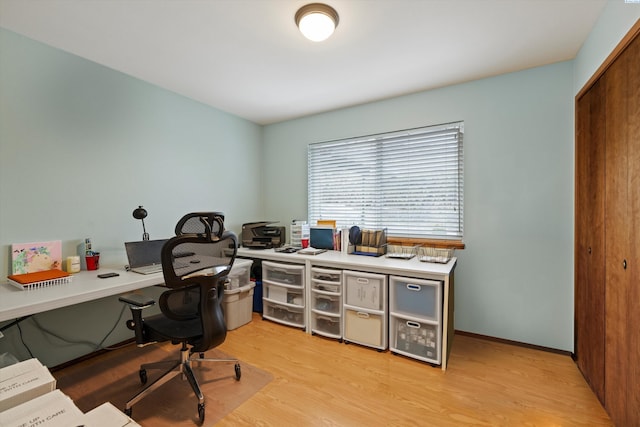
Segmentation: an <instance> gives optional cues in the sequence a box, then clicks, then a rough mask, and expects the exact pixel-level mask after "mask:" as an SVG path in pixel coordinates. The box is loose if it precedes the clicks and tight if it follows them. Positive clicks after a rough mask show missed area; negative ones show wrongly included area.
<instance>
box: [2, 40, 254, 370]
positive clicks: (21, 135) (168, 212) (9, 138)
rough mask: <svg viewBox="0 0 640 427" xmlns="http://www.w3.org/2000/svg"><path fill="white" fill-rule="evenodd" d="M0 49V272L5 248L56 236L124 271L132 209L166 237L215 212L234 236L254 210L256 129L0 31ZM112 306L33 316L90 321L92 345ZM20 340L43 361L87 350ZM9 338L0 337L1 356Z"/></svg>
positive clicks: (136, 231)
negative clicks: (88, 246) (89, 246)
mask: <svg viewBox="0 0 640 427" xmlns="http://www.w3.org/2000/svg"><path fill="white" fill-rule="evenodd" d="M0 52H1V55H2V59H1V61H0V274H2V275H3V276H6V274H7V273H8V265H9V264H8V262H9V256H10V255H9V252H10V250H9V248H10V245H11V244H12V243H21V242H33V241H43V240H62V242H63V256H67V255H71V254H74V253H75V247H76V245H77V244H78V243H79V242H80V241H81V240H82V239H83V238H85V237H91V238H92V239H93V244H94V248H95V249H96V250H99V251H100V252H101V262H102V264H103V265H108V264H113V265H118V266H123V265H124V264H126V255H125V252H124V245H123V242H125V241H128V240H140V239H141V237H142V226H141V223H140V221H138V220H135V219H134V218H133V217H132V211H133V209H134V208H136V207H137V206H138V205H139V204H141V205H144V206H145V208H146V209H147V210H148V212H149V216H148V218H147V219H146V221H145V222H146V226H147V231H148V232H149V233H150V235H151V238H166V237H170V236H171V235H172V234H173V227H174V226H175V224H176V222H177V220H178V219H179V218H180V217H181V216H182V215H183V214H185V213H187V212H190V211H196V210H220V211H223V212H224V213H225V214H226V217H227V227H228V228H229V229H231V230H234V231H236V232H239V231H240V228H241V225H242V224H243V223H244V222H247V221H250V220H255V218H260V217H261V216H262V215H261V212H262V206H261V203H262V202H261V200H262V199H261V192H260V191H259V182H260V176H261V168H262V159H261V151H262V144H261V140H262V127H261V126H259V125H256V124H254V123H251V122H249V121H246V120H243V119H240V118H238V117H236V116H233V115H230V114H227V113H224V112H221V111H219V110H216V109H213V108H211V107H208V106H205V105H203V104H201V103H198V102H195V101H193V100H190V99H187V98H184V97H182V96H178V95H176V94H174V93H172V92H168V91H166V90H162V89H159V88H157V87H155V86H153V85H150V84H148V83H145V82H142V81H140V80H137V79H134V78H131V77H129V76H126V75H124V74H122V73H118V72H115V71H113V70H111V69H108V68H106V67H103V66H100V65H97V64H95V63H92V62H89V61H86V60H84V59H81V58H79V57H76V56H73V55H70V54H67V53H64V52H62V51H60V50H57V49H53V48H50V47H48V46H45V45H43V44H40V43H37V42H34V41H32V40H29V39H27V38H25V37H22V36H19V35H17V34H15V33H12V32H9V31H6V30H0ZM114 307H116V308H115V309H116V310H118V309H119V307H121V304H120V303H117V300H116V303H115V304H114V303H113V302H112V300H109V301H106V302H104V304H102V305H101V304H97V306H96V305H95V304H93V308H94V309H93V310H90V312H91V313H93V314H92V316H91V317H89V318H87V317H85V312H86V309H82V308H78V309H77V310H74V309H65V310H61V311H57V312H58V314H51V313H48V314H44V315H40V317H41V318H46V319H57V320H56V321H49V322H46V323H47V324H49V325H54V326H55V329H56V330H57V332H58V333H62V332H64V333H65V334H66V335H68V336H74V335H76V336H78V335H80V336H82V335H84V333H82V332H80V333H78V332H76V333H75V334H74V333H73V331H75V330H77V329H83V328H84V329H85V330H91V329H92V328H93V330H94V331H95V335H97V336H96V337H95V338H96V339H97V340H98V341H99V340H100V338H99V335H100V334H101V333H103V332H102V331H104V332H105V333H106V331H108V329H109V328H110V327H111V325H112V324H113V322H114V321H115V319H113V314H114V313H113V309H114ZM83 310H84V311H83ZM115 314H117V312H116V313H115ZM51 316H54V317H51ZM65 319H66V320H65ZM30 322H31V321H26V322H24V327H25V328H26V329H27V332H28V329H29V325H30ZM86 325H90V326H88V327H87V326H86ZM10 333H15V328H13V329H12V330H11V331H10ZM125 334H126V335H127V336H128V335H130V332H129V331H127V330H125ZM115 338H120V341H121V340H122V334H120V335H118V333H116V335H115ZM25 339H26V340H27V341H30V342H31V343H32V345H34V346H35V348H36V349H37V350H38V346H39V345H42V346H44V347H41V348H40V349H39V350H40V351H39V354H37V357H41V358H42V359H44V360H43V362H45V363H48V364H50V365H51V364H57V363H59V362H61V361H65V360H68V359H69V358H72V357H77V355H78V353H80V354H82V353H83V352H85V351H86V350H87V349H86V348H84V347H82V346H80V347H78V346H71V347H70V348H67V347H65V346H54V347H53V348H54V349H55V352H48V351H46V349H47V347H46V344H45V343H46V340H44V339H42V338H41V337H40V335H37V336H34V335H33V334H31V335H29V333H27V334H26V338H25ZM112 341H116V342H117V339H114V340H112ZM11 342H14V341H13V340H12V337H11V336H9V337H8V338H6V339H0V353H1V352H2V347H3V346H6V345H8V344H7V343H11ZM40 343H42V344H40ZM18 347H21V346H20V345H18ZM14 350H15V349H14ZM23 350H24V349H22V348H20V349H18V350H17V351H18V352H22V353H21V354H19V355H20V356H24V355H25V354H24V353H23ZM51 353H55V354H51Z"/></svg>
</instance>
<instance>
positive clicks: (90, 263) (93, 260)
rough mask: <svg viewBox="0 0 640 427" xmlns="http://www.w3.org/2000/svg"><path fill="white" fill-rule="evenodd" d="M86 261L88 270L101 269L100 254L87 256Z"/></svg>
mask: <svg viewBox="0 0 640 427" xmlns="http://www.w3.org/2000/svg"><path fill="white" fill-rule="evenodd" d="M85 261H87V270H97V269H99V268H100V254H95V255H87V256H86V257H85Z"/></svg>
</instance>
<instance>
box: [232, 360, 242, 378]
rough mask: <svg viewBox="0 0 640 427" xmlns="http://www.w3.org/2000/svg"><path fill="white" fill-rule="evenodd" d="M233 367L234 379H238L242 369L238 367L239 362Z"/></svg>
mask: <svg viewBox="0 0 640 427" xmlns="http://www.w3.org/2000/svg"><path fill="white" fill-rule="evenodd" d="M233 369H235V371H236V381H240V377H241V376H242V370H241V369H240V364H239V363H236V364H235V366H234V367H233Z"/></svg>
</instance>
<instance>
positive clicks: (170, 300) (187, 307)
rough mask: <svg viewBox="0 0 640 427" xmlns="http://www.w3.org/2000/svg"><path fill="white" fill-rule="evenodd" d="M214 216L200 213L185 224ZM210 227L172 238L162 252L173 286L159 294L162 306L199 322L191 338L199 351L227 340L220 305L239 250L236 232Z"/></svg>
mask: <svg viewBox="0 0 640 427" xmlns="http://www.w3.org/2000/svg"><path fill="white" fill-rule="evenodd" d="M190 215H191V214H190ZM214 217H215V216H207V214H198V215H195V216H190V217H189V218H188V221H186V222H185V223H191V224H204V223H206V224H210V222H209V219H208V218H214ZM201 218H202V219H203V221H204V223H203V222H201V221H200V219H201ZM183 219H184V218H183ZM216 221H217V220H216ZM214 223H215V224H217V222H215V221H214ZM209 229H210V225H208V226H206V225H202V227H201V230H203V231H204V232H203V233H182V234H179V235H177V236H175V237H172V238H171V239H169V240H168V241H167V243H165V245H164V246H163V248H162V252H161V259H162V271H163V274H164V279H165V284H166V286H167V287H169V288H171V289H170V290H168V291H165V292H164V293H163V294H162V295H161V296H160V299H159V305H160V309H161V311H162V313H163V314H164V315H165V316H166V317H168V318H170V319H172V320H177V321H184V322H191V323H196V324H197V323H200V326H201V328H202V334H201V336H198V337H197V338H196V339H195V340H190V341H189V343H190V344H192V345H193V346H194V348H193V351H196V352H202V351H206V350H207V349H209V348H212V347H215V346H216V345H218V344H221V343H222V342H223V341H224V339H225V336H226V330H227V328H226V325H225V322H224V313H223V311H222V305H221V304H222V299H223V297H224V284H225V282H226V280H227V275H228V274H229V272H230V271H231V267H232V265H233V261H234V259H235V256H236V252H237V249H238V239H237V237H236V235H235V234H234V233H233V232H230V231H221V232H219V233H211V232H210V231H209ZM221 229H223V227H221Z"/></svg>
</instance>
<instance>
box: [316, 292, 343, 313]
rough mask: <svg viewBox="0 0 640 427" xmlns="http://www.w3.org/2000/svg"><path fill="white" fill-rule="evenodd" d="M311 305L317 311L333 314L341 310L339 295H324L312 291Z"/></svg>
mask: <svg viewBox="0 0 640 427" xmlns="http://www.w3.org/2000/svg"><path fill="white" fill-rule="evenodd" d="M312 307H313V308H314V309H316V310H318V311H322V312H325V313H334V314H339V313H340V310H342V305H341V304H340V296H339V295H326V294H321V293H318V292H314V293H313V306H312Z"/></svg>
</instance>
